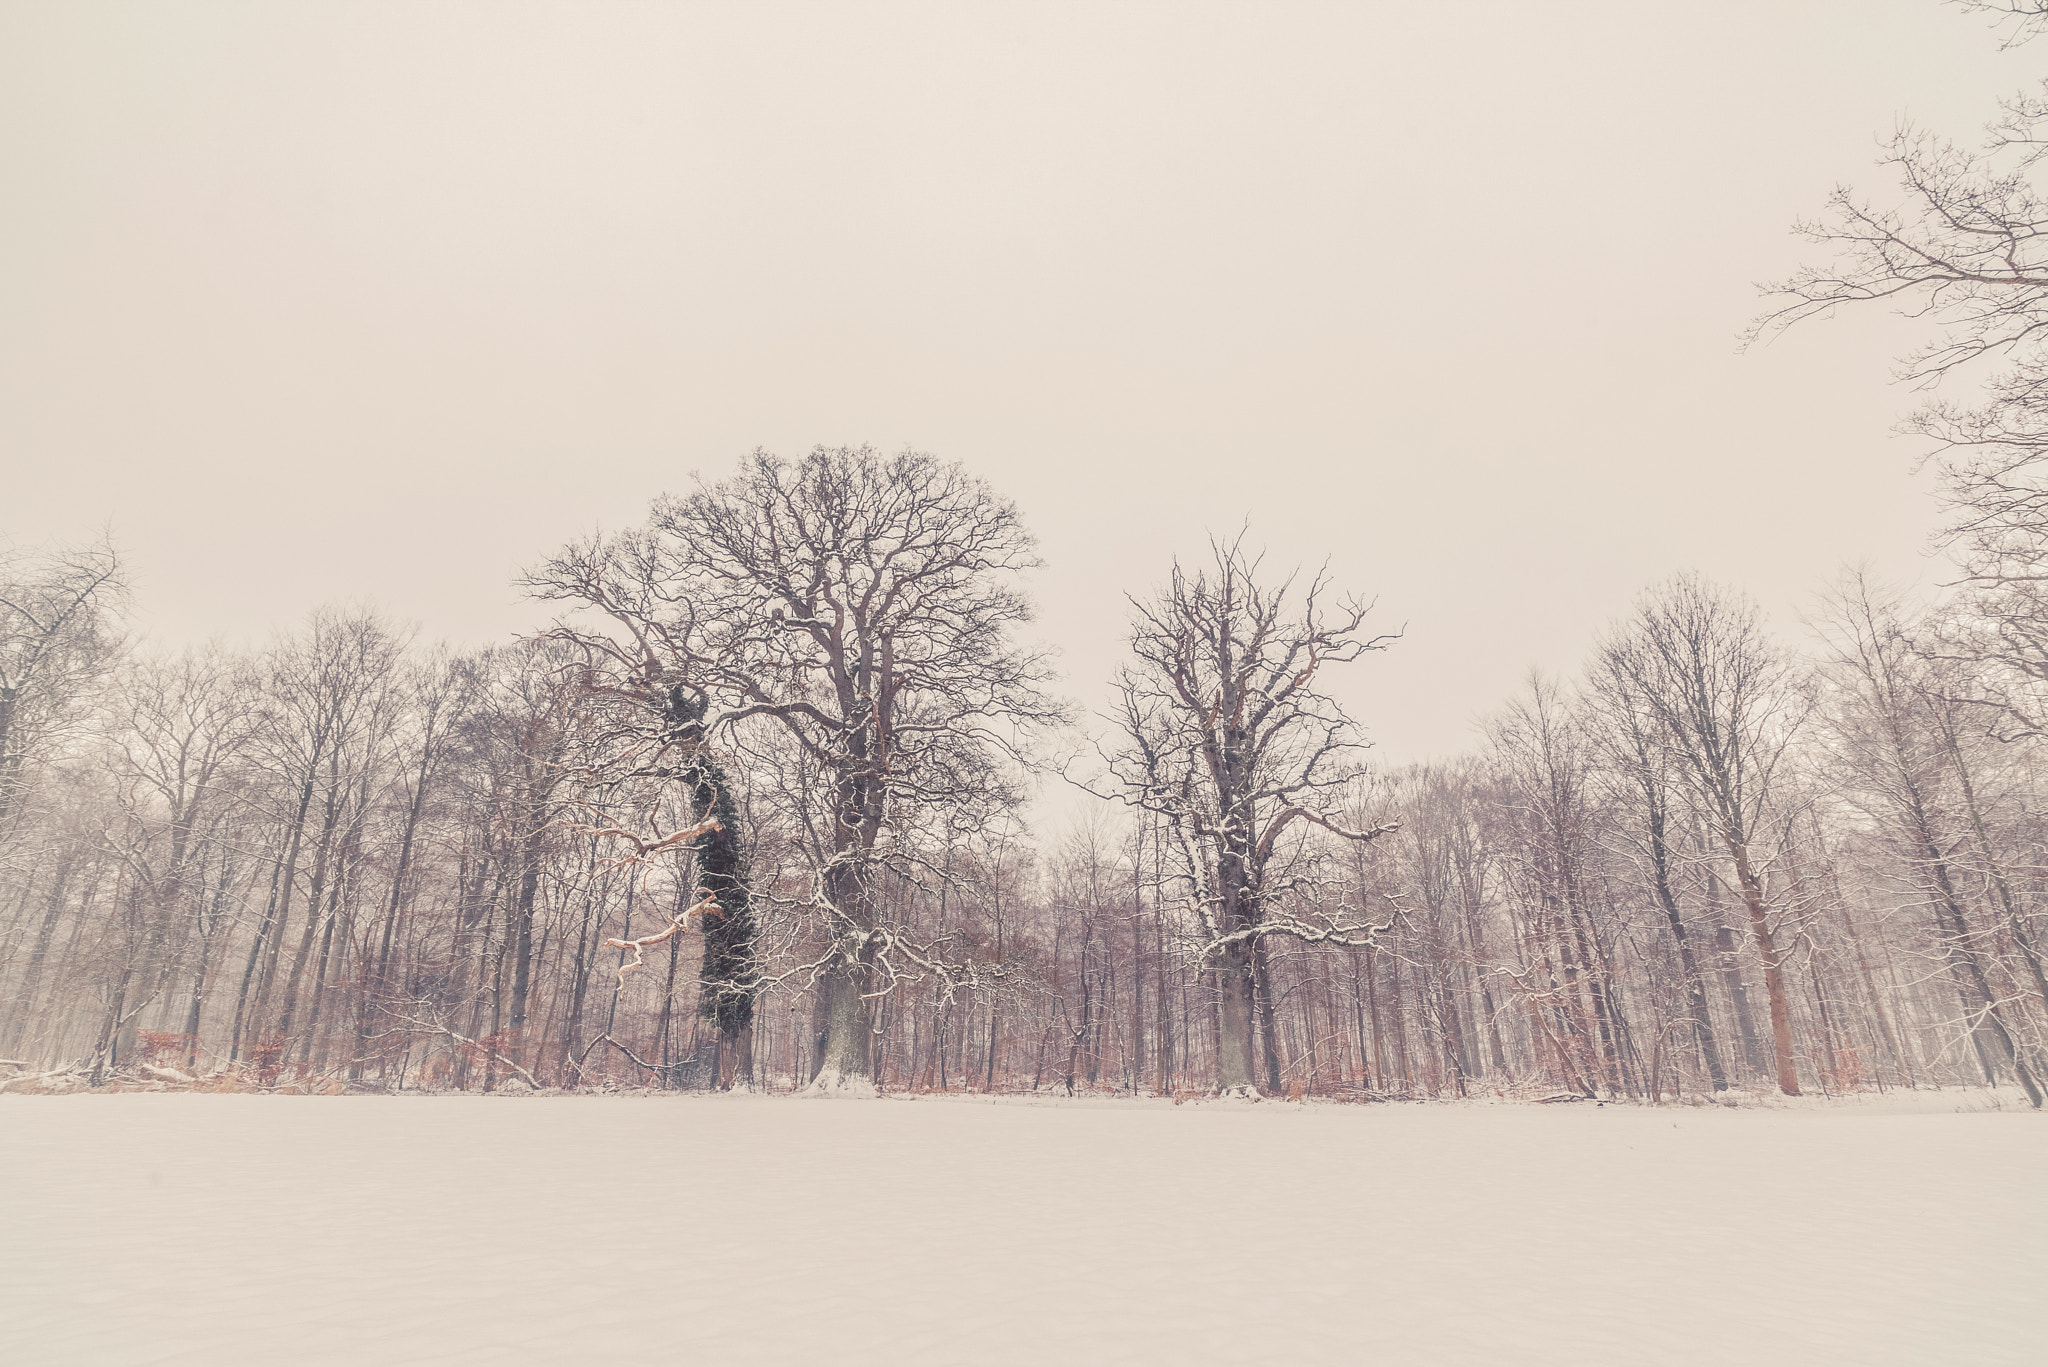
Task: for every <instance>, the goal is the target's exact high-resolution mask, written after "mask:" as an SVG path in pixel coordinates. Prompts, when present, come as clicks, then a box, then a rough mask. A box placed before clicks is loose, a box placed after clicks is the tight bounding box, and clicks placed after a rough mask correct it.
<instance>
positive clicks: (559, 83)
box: [0, 0, 2041, 761]
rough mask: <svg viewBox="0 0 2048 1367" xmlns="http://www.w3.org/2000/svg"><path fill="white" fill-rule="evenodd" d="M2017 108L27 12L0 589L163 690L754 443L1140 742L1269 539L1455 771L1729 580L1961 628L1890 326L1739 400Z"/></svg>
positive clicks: (896, 18) (1015, 30)
mask: <svg viewBox="0 0 2048 1367" xmlns="http://www.w3.org/2000/svg"><path fill="white" fill-rule="evenodd" d="M2040 56H2041V53H2040V52H2039V51H2036V50H2034V49H2023V50H2021V51H2020V52H2018V53H2010V54H2000V53H1999V52H1998V51H1997V43H1996V39H1995V38H1994V37H1993V36H1992V35H1991V34H1990V33H1989V31H1988V30H1987V29H1986V27H1985V25H1984V23H1983V21H1982V20H1979V19H1973V18H1969V17H1966V16H1962V15H1960V14H1958V13H1957V12H1956V11H1954V10H1953V9H1949V8H1946V7H1943V6H1940V5H1937V4H1935V3H1933V0H1898V2H1897V3H1893V2H1892V0H1854V3H1819V2H1817V0H1801V2H1800V3H1793V4H1786V3H1783V2H1782V0H1780V2H1779V3H1769V4H1764V3H1755V4H1743V3H1733V4H1718V5H1710V6H1709V5H1676V4H1663V5H1645V4H1641V3H1613V4H1604V5H1570V4H1558V3H1546V4H1541V5H1531V4H1525V3H1513V4H1505V3H1504V4H1469V3H1468V4H1458V5H1433V4H1417V3H1406V4H1399V5H1396V4H1365V3H1357V4H1349V5H1342V6H1320V5H1282V4H1273V3H1261V4H1241V5H1231V6H1216V7H1202V6H1198V5H1193V4H1188V3H1175V4H1170V5H1159V6H1146V5H1129V4H1127V5H1103V4H1084V5H1073V6H1061V5H1053V4H1046V3H1041V2H1034V3H1030V4H1020V5H1014V6H1007V7H1005V6H997V5H992V4H988V5H962V4H946V5H934V6H894V5H860V6H856V5H831V6H825V5H817V6H781V7H776V6H768V5H760V4H749V5H744V6H741V5H732V6H701V7H697V6H685V5H646V6H639V5H624V4H616V5H585V4H579V5H567V4H564V5H553V6H532V5H512V4H505V3H491V4H488V5H475V6H466V5H447V4H443V5H432V6H421V5H418V4H413V3H406V4H401V5H375V4H348V5H339V4H334V5H314V4H294V5H277V4H270V3H264V4H251V5H192V4H184V5H157V4H150V5H132V6H116V7H104V6H98V5H92V4H85V3H79V0H64V3H58V4H29V3H19V2H17V3H11V4H8V5H7V6H5V7H4V8H0V197H4V207H0V536H4V537H5V538H7V539H8V540H11V541H13V542H15V543H17V544H33V543H37V542H43V541H47V540H50V539H53V538H81V537H87V536H90V535H92V534H93V533H94V532H95V531H96V529H97V528H99V527H100V526H102V525H104V524H110V525H111V526H112V528H113V531H114V535H115V537H116V539H117V541H118V542H119V544H120V545H122V546H123V547H125V548H126V550H127V551H128V553H129V554H130V556H131V558H132V564H133V568H134V574H135V580H136V585H137V589H138V602H137V620H138V623H139V625H140V626H141V627H142V628H143V629H144V630H146V631H147V632H148V634H149V636H150V637H151V639H152V640H154V641H156V642H159V643H163V644H166V645H177V644H180V643H183V642H187V641H193V640H198V639H203V638H205V637H207V636H209V635H219V636H222V637H225V638H226V639H228V640H230V641H234V642H245V643H253V642H260V641H262V640H263V639H265V638H266V637H267V636H268V634H269V633H270V632H271V631H272V630H273V629H276V628H280V627H288V626H290V625H292V624H293V623H295V622H297V621H298V620H300V619H301V618H303V617H304V615H305V614H306V612H307V611H308V610H309V609H311V608H312V607H313V606H314V605H316V604H319V603H322V602H325V601H330V600H335V599H342V598H351V597H354V598H363V599H368V600H371V601H374V602H376V603H378V604H380V605H381V606H383V607H384V608H386V609H387V610H388V611H390V612H391V613H392V614H394V615H396V616H399V617H402V618H408V619H413V620H416V621H418V622H419V623H420V625H421V626H422V628H423V630H424V632H425V633H426V634H427V635H429V636H446V637H450V638H453V639H455V640H457V641H461V642H485V641H491V640H497V639H502V638H504V637H505V636H506V635H508V634H509V633H512V632H515V631H518V630H522V629H527V628H530V627H532V626H534V625H535V624H537V623H538V622H539V621H540V620H541V617H540V614H539V613H538V612H537V610H536V609H535V608H534V607H533V606H532V605H530V604H525V603H522V602H521V600H520V599H519V597H518V595H517V593H516V591H515V590H514V589H513V588H512V587H511V579H512V577H513V575H514V574H515V572H516V571H517V569H518V567H519V566H521V565H522V564H525V563H528V562H531V561H533V560H534V559H536V558H537V557H539V556H541V555H543V554H545V553H546V552H548V551H550V550H551V549H553V548H555V547H557V546H559V545H560V544H561V543H562V542H564V541H566V540H568V539H569V538H570V537H572V536H574V535H576V534H578V533H580V532H583V531H586V530H588V529H590V528H593V527H607V528H615V527H620V526H624V525H627V524H630V523H633V522H636V521H638V520H639V519H640V518H641V516H642V515H643V514H644V512H645V508H646V505H647V502H648V500H649V499H650V498H651V497H652V496H653V495H655V494H656V493H658V492H660V491H661V490H663V489H675V488H681V487H683V486H685V484H686V483H687V481H688V479H689V475H690V472H692V471H702V472H703V473H705V474H706V475H707V476H713V477H715V476H718V475H722V474H724V473H726V472H728V471H729V470H731V469H732V467H733V464H734V461H735V459H736V457H738V456H739V455H740V454H741V453H742V452H744V451H746V450H748V449H750V448H752V447H754V446H757V445H759V446H766V447H768V448H770V449H772V450H776V451H780V452H782V453H784V454H787V455H792V456H793V455H799V454H801V453H802V452H803V451H805V450H807V449H809V448H810V447H811V446H812V445H814V444H817V443H821V442H822V443H828V444H841V443H859V442H869V443H873V444H874V445H876V446H878V447H881V448H884V449H894V448H899V447H902V446H904V445H906V444H907V445H911V446H915V447H918V448H921V449H924V450H929V451H934V452H937V453H939V454H941V455H943V456H947V457H951V458H957V459H959V460H961V461H963V462H965V463H966V464H967V465H968V466H970V467H971V468H972V469H973V470H975V471H976V472H978V473H979V474H981V475H982V476H984V477H985V478H987V479H988V480H989V481H990V482H991V483H992V484H994V485H995V486H996V487H997V488H998V489H1000V490H1002V491H1003V492H1005V493H1007V494H1009V495H1011V496H1013V497H1014V498H1016V499H1017V500H1018V502H1019V503H1020V504H1021V506H1022V508H1023V510H1024V513H1025V515H1026V518H1027V521H1028V523H1029V525H1030V526H1031V527H1032V528H1033V529H1034V530H1035V531H1036V532H1037V534H1038V536H1039V537H1040V539H1041V541H1042V547H1043V553H1044V556H1045V559H1046V562H1047V564H1046V568H1045V569H1044V570H1043V571H1042V572H1041V573H1039V574H1038V575H1037V576H1036V580H1035V584H1034V589H1035V593H1036V596H1037V598H1038V600H1039V602H1040V604H1041V606H1042V618H1041V621H1040V622H1039V623H1038V628H1039V630H1040V631H1041V632H1042V635H1043V637H1044V639H1046V640H1048V641H1051V642H1054V643H1056V644H1058V645H1059V646H1060V647H1061V648H1062V649H1063V650H1064V652H1065V657H1064V658H1065V665H1066V669H1067V672H1068V683H1067V687H1068V689H1069V691H1070V692H1071V693H1072V694H1073V695H1074V696H1075V697H1077V698H1078V699H1080V700H1081V701H1082V702H1083V703H1084V704H1086V705H1088V706H1089V707H1099V706H1101V705H1102V704H1103V702H1104V700H1105V697H1106V690H1105V687H1104V685H1105V681H1106V680H1107V678H1108V676H1109V674H1110V672H1111V670H1112V669H1113V667H1114V666H1115V664H1116V662H1117V659H1118V657H1119V650H1120V639H1119V638H1120V633H1121V631H1122V629H1123V624H1124V621H1125V604H1124V602H1123V597H1122V595H1123V594H1124V593H1125V592H1126V591H1142V590H1144V589H1146V588H1147V587H1148V586H1151V585H1155V584H1157V583H1158V582H1159V581H1160V580H1161V579H1162V578H1163V576H1164V573H1165V570H1166V567H1167V565H1168V564H1169V562H1170V560H1171V558H1172V557H1173V556H1174V555H1176V554H1181V555H1188V554H1191V553H1192V554H1199V553H1200V552H1201V550H1202V548H1203V546H1204V543H1205V539H1206V536H1207V534H1208V533H1209V532H1211V531H1219V532H1229V531H1233V530H1235V529H1236V528H1237V527H1238V526H1239V525H1240V524H1243V523H1247V522H1248V523H1249V527H1250V537H1251V540H1252V542H1253V543H1254V544H1261V545H1264V546H1266V547H1268V548H1269V563H1270V564H1272V565H1275V566H1288V565H1293V564H1296V563H1304V564H1309V565H1311V566H1312V565H1313V564H1315V563H1319V562H1321V561H1322V560H1324V559H1325V558H1327V559H1328V561H1329V564H1330V569H1331V573H1332V575H1333V576H1334V577H1335V579H1336V580H1337V581H1338V583H1339V584H1341V585H1342V586H1344V587H1346V588H1349V589H1352V590H1355V591H1357V592H1359V593H1361V594H1364V595H1368V596H1372V595H1376V596H1377V597H1378V600H1379V604H1380V606H1379V610H1378V614H1377V621H1378V622H1379V623H1380V624H1381V625H1382V626H1383V627H1384V628H1386V629H1394V628H1398V627H1400V626H1402V625H1403V624H1405V626H1406V629H1407V634H1406V637H1405V638H1404V639H1403V640H1402V641H1401V642H1400V643H1399V644H1398V645H1397V646H1396V647H1395V648H1394V649H1393V650H1391V651H1389V652H1388V653H1386V654H1385V655H1383V656H1379V657H1375V658H1373V659H1370V660H1368V661H1366V662H1364V663H1361V664H1359V665H1356V666H1353V667H1352V670H1351V675H1350V678H1349V679H1348V680H1346V681H1344V682H1343V683H1342V684H1341V686H1340V691H1341V693H1342V694H1343V696H1344V697H1345V698H1346V700H1347V701H1348V702H1349V704H1350V705H1351V706H1352V708H1353V710H1354V712H1355V713H1356V714H1357V715H1358V716H1359V718H1360V719H1361V720H1363V721H1364V722H1365V723H1366V724H1367V725H1368V727H1369V728H1370V729H1371V732H1372V734H1373V736H1374V737H1375V738H1376V739H1377V741H1378V743H1379V745H1380V747H1381V750H1380V758H1382V759H1385V760H1393V761H1401V760H1408V759H1416V758H1422V757H1426V756H1430V755H1439V754H1447V753H1450V752H1453V751H1456V750H1459V749H1462V748H1464V747H1465V746H1467V745H1468V744H1469V743H1470V741H1471V738H1472V730H1471V726H1472V721H1473V719H1474V717H1475V716H1476V715H1478V714H1480V713H1482V712H1484V711H1486V710H1488V709H1490V708H1492V707H1494V706H1495V705H1497V704H1498V702H1499V701H1500V700H1501V699H1502V698H1503V697H1504V696H1505V695H1506V694H1507V693H1508V692H1510V691H1511V690H1512V689H1513V688H1515V687H1516V685H1517V682H1518V679H1519V677H1520V676H1521V675H1522V674H1523V673H1524V672H1525V671H1526V670H1527V669H1528V668H1529V667H1530V666H1531V665H1539V666H1542V667H1544V668H1547V669H1552V670H1560V671H1565V670H1571V669H1574V668H1576V666H1577V664H1578V662H1579V661H1580V659H1581V658H1582V656H1583V653H1584V651H1585V649H1586V646H1587V643H1588V641H1589V639H1590V637H1591V635H1592V633H1594V632H1595V631H1596V630H1598V629H1599V627H1600V626H1601V625H1602V624H1603V623H1604V622H1606V621H1607V620H1608V619H1610V618H1612V617H1613V616H1615V615H1616V614H1618V613H1620V612H1622V611H1623V610H1625V609H1626V607H1627V606H1628V603H1629V600H1630V598H1631V597H1632V596H1633V595H1634V594H1635V593H1636V592H1637V591H1638V590H1639V589H1640V588H1641V587H1642V586H1643V585H1644V584H1646V583H1647V582H1649V581H1651V580H1654V579H1657V578H1659V577H1661V576H1664V575H1667V574H1670V573H1672V572H1673V571H1676V570H1680V569H1685V568H1697V569H1699V570H1702V571H1704V572H1705V573H1707V574H1709V575H1711V576H1714V577H1716V578H1719V579H1723V580H1726V581H1731V582H1735V583H1739V584H1741V585H1743V586H1745V587H1747V588H1748V589H1749V590H1750V591H1751V592H1753V593H1754V594H1755V595H1756V596H1757V597H1758V598H1759V599H1760V600H1761V601H1763V602H1764V604H1765V605H1766V606H1767V607H1768V608H1769V609H1770V610H1771V611H1772V612H1773V613H1774V614H1775V615H1776V616H1777V617H1778V619H1779V620H1780V621H1782V622H1784V623H1786V624H1787V625H1788V627H1791V628H1792V629H1794V630H1796V621H1795V618H1794V614H1795V613H1796V610H1797V609H1798V607H1799V606H1801V605H1802V603H1803V602H1804V601H1805V599H1806V598H1807V596H1808V595H1809V594H1811V593H1812V591H1813V590H1815V589H1816V588H1817V587H1818V586H1819V585H1820V584H1821V583H1822V582H1824V581H1825V580H1826V579H1827V578H1828V577H1830V576H1831V575H1832V574H1833V573H1834V571H1835V569H1836V568H1837V567H1838V566H1839V565H1841V564H1842V563H1843V562H1845V561H1855V560H1868V561H1870V562H1872V563H1873V564H1875V565H1876V566H1877V567H1878V568H1879V569H1880V570H1881V571H1884V572H1886V573H1889V574H1891V575H1893V576H1896V577H1901V578H1918V579H1921V580H1922V581H1931V580H1933V579H1937V578H1939V577H1940V576H1939V573H1938V568H1937V566H1936V564H1935V563H1934V562H1931V561H1929V560H1927V559H1926V558H1925V557H1924V556H1923V555H1922V553H1921V552H1922V548H1923V546H1924V544H1925V538H1926V533H1927V530H1928V528H1929V526H1930V524H1931V522H1932V519H1933V513H1934V510H1933V507H1932V505H1931V503H1930V501H1929V499H1928V497H1927V488H1926V481H1925V480H1924V478H1915V477H1914V476H1913V475H1912V472H1911V471H1912V465H1913V461H1914V457H1915V455H1916V454H1917V451H1916V448H1915V447H1914V446H1913V445H1912V444H1911V442H1910V441H1909V440H1908V439H1905V438H1900V437H1895V436H1893V435H1891V432H1890V428H1891V424H1892V423H1893V422H1894V421H1895V420H1896V418H1897V417H1898V416H1899V414H1900V413H1901V412H1902V411H1904V410H1905V409H1906V408H1907V407H1909V406H1910V404H1911V401H1912V396H1911V395H1910V394H1908V393H1905V392H1902V391H1901V390H1899V389H1897V388H1896V387H1894V386H1892V385H1890V384H1889V383H1888V374H1889V370H1888V362H1889V358H1890V357H1891V356H1892V355H1893V354H1894V353H1896V352H1898V351H1900V350H1902V349H1903V348H1904V346H1905V345H1906V343H1907V342H1908V341H1909V340H1910V339H1911V338H1912V337H1913V336H1914V335H1915V334H1914V333H1913V332H1912V330H1911V329H1910V327H1908V326H1907V325H1906V324H1904V323H1901V322H1896V321H1893V320H1890V319H1887V318H1885V317H1884V316H1882V315H1877V314H1868V315H1862V316H1856V317H1845V318H1843V319H1840V320H1837V321H1835V322H1833V323H1829V324H1825V325H1817V326H1811V327H1808V328H1806V329H1804V330H1802V331H1801V332H1799V333H1797V334H1794V335H1792V336H1789V337H1787V338H1786V339H1784V340H1783V341H1781V342H1779V343H1777V344H1776V345H1774V346H1772V347H1770V348H1769V349H1767V350H1762V351H1758V352H1753V353H1751V354H1749V355H1737V354H1736V352H1735V336H1736V333H1737V332H1738V330H1739V329H1740V328H1741V326H1742V324H1743V323H1744V322H1745V321H1746V319H1747V318H1748V317H1749V316H1750V315H1751V314H1752V313H1753V312H1755V310H1756V307H1757V304H1756V294H1755V290H1754V288H1753V284H1754V282H1755V281H1758V280H1761V279H1766V278H1772V277H1778V276H1782V275H1785V274H1787V273H1789V272H1790V270H1791V269H1792V268H1793V267H1794V266H1796V265H1797V264H1798V263H1799V262H1800V261H1801V260H1802V259H1803V258H1804V257H1805V256H1806V255H1807V254H1808V252H1809V249H1806V248H1805V247H1804V246H1803V245H1802V244H1800V243H1799V242H1797V241H1795V240H1794V239H1793V238H1792V237H1791V236H1790V235H1789V234H1788V231H1787V229H1788V225H1789V223H1790V221H1791V220H1792V218H1793V217H1795V216H1796V215H1800V214H1806V213H1811V212H1813V211H1814V210H1816V209H1817V208H1818V206H1819V204H1820V201H1821V198H1822V196H1823V195H1824V193H1825V192H1826V190H1827V189H1828V187H1829V186H1830V185H1831V184H1833V183H1835V182H1837V181H1843V180H1847V181H1852V182H1855V183H1857V184H1859V185H1863V186H1867V187H1868V188H1869V189H1870V190H1871V191H1873V192H1874V193H1876V194H1878V196H1879V197H1880V198H1882V197H1884V196H1887V195H1889V194H1890V192H1891V187H1890V186H1889V185H1888V184H1887V183H1886V182H1885V180H1884V179H1883V177H1882V175H1881V174H1880V173H1878V172H1877V171H1876V170H1875V169H1874V168H1873V167H1872V165H1871V163H1872V160H1873V158H1874V156H1875V154H1876V139H1877V137H1878V135H1880V134H1882V133H1883V132H1885V131H1886V130H1888V129H1889V128H1891V127H1892V125H1893V123H1894V121H1895V120H1896V119H1898V118H1900V117H1902V116H1910V117H1912V118H1914V119H1915V120H1917V121H1920V122H1922V123H1924V124H1926V125H1928V126H1930V127H1933V128H1936V129H1940V130H1944V131H1948V132H1952V133H1954V134H1957V135H1959V136H1970V137H1972V138H1974V135H1975V133H1976V130H1977V129H1978V127H1979V125H1981V124H1982V123H1983V121H1984V120H1985V119H1986V118H1988V117H1989V116H1990V115H1991V113H1992V112H1993V101H1994V99H1995V98H1996V96H1998V95H1999V94H2002V93H2008V92H2010V91H2012V90H2015V89H2017V88H2018V87H2019V86H2020V85H2022V84H2023V83H2027V82H2030V81H2031V80H2033V79H2035V77H2036V72H2037V70H2038V68H2039V66H2040V61H2039V59H2040Z"/></svg>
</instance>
